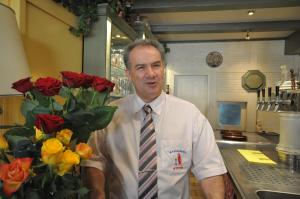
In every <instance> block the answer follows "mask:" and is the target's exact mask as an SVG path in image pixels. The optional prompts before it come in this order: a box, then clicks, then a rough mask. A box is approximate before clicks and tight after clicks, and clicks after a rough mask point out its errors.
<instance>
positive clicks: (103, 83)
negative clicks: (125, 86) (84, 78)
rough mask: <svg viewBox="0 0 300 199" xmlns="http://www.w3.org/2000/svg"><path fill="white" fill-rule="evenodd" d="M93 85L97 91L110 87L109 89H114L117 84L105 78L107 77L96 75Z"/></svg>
mask: <svg viewBox="0 0 300 199" xmlns="http://www.w3.org/2000/svg"><path fill="white" fill-rule="evenodd" d="M92 86H93V88H94V89H95V90H96V91H99V92H101V91H103V90H105V89H108V90H109V91H112V90H113V88H114V86H115V84H114V83H112V82H111V81H109V80H107V79H105V78H101V77H94V81H93V84H92Z"/></svg>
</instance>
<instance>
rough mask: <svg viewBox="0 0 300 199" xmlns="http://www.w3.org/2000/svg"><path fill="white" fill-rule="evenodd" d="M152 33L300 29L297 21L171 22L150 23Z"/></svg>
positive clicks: (299, 23) (299, 22)
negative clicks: (169, 23)
mask: <svg viewBox="0 0 300 199" xmlns="http://www.w3.org/2000/svg"><path fill="white" fill-rule="evenodd" d="M151 30H152V33H153V34H170V33H224V32H245V31H247V30H248V31H250V32H265V31H294V30H300V20H297V21H265V22H244V23H212V24H171V25H151Z"/></svg>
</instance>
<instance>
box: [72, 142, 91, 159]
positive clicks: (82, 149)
mask: <svg viewBox="0 0 300 199" xmlns="http://www.w3.org/2000/svg"><path fill="white" fill-rule="evenodd" d="M75 151H76V153H78V154H79V155H80V157H81V158H83V159H89V158H91V157H92V155H93V150H92V148H91V147H90V146H89V145H88V144H86V143H79V144H77V145H76V149H75Z"/></svg>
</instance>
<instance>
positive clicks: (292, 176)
mask: <svg viewBox="0 0 300 199" xmlns="http://www.w3.org/2000/svg"><path fill="white" fill-rule="evenodd" d="M241 169H242V170H243V172H244V173H245V176H246V178H247V179H248V180H250V181H253V182H256V183H260V184H276V185H285V186H299V184H300V174H299V173H296V172H291V173H287V172H283V171H282V169H278V168H276V167H273V166H270V165H259V164H257V165H256V164H243V165H241Z"/></svg>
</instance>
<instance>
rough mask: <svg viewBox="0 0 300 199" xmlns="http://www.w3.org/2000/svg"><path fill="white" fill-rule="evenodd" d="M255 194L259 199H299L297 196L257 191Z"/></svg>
mask: <svg viewBox="0 0 300 199" xmlns="http://www.w3.org/2000/svg"><path fill="white" fill-rule="evenodd" d="M256 194H257V195H258V197H259V198H260V199H283V198H284V199H300V195H299V194H291V193H282V192H273V191H265V190H262V191H257V192H256Z"/></svg>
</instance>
